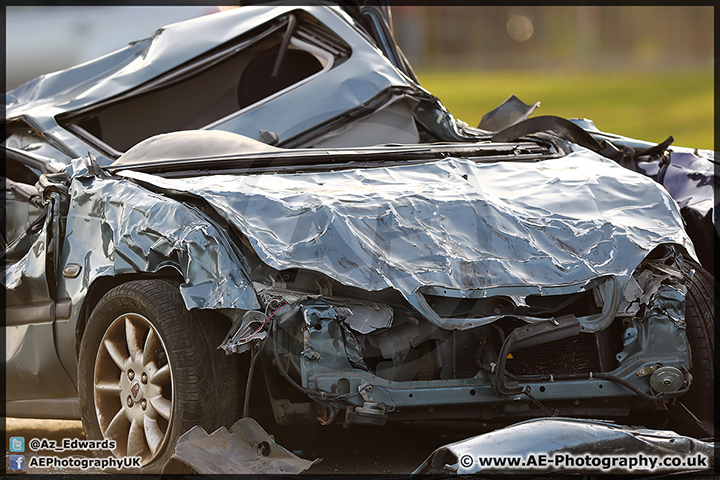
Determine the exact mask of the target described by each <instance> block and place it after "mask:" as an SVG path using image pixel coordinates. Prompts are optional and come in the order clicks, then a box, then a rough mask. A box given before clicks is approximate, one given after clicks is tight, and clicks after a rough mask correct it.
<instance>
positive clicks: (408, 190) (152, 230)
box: [3, 6, 715, 471]
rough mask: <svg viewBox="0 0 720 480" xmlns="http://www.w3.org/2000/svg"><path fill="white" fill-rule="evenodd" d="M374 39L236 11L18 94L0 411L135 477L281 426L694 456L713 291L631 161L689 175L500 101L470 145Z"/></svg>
mask: <svg viewBox="0 0 720 480" xmlns="http://www.w3.org/2000/svg"><path fill="white" fill-rule="evenodd" d="M386 25H387V24H386V23H384V17H383V16H382V15H381V10H378V9H372V8H367V9H359V10H353V9H351V8H346V9H342V8H338V7H331V6H302V7H299V6H292V7H291V6H279V7H273V8H267V7H248V8H242V9H238V10H236V11H229V12H225V13H222V14H215V15H210V16H207V17H203V18H199V19H196V20H192V21H188V22H183V23H179V24H175V25H171V26H168V27H166V28H164V29H161V30H159V31H158V32H157V33H156V35H155V36H153V37H152V38H149V39H146V40H141V41H138V42H135V43H133V44H131V45H129V46H128V47H126V48H124V49H122V50H119V51H118V52H115V53H113V54H110V55H107V56H105V57H102V58H100V59H98V60H96V61H93V62H88V63H86V64H83V65H80V66H77V67H74V68H72V69H69V70H65V71H62V72H58V73H55V74H49V75H46V76H43V77H39V78H38V79H36V80H34V81H31V82H29V83H28V84H26V85H24V86H22V87H20V88H18V89H17V90H15V91H13V92H10V93H8V95H7V97H6V99H7V100H6V102H7V103H6V109H7V119H6V138H5V141H4V144H3V145H4V152H5V155H6V158H7V160H6V170H7V171H6V176H7V182H6V189H5V198H6V205H7V214H6V215H7V216H6V227H7V238H6V239H4V240H5V241H6V246H5V249H4V250H5V258H6V274H5V279H4V284H5V286H6V289H7V295H6V299H7V300H6V301H7V308H6V317H7V320H6V339H7V340H6V346H7V359H6V375H7V378H8V380H7V381H8V382H9V383H8V384H12V385H13V388H12V389H8V391H7V397H6V411H7V413H8V415H13V416H33V417H45V416H48V415H53V416H62V417H64V418H82V420H83V424H84V427H85V431H86V434H87V436H88V438H98V439H100V438H107V439H111V440H114V441H115V447H114V448H113V449H112V453H113V454H114V455H116V456H118V457H125V456H133V457H135V456H137V457H141V463H142V465H143V467H144V469H145V470H146V471H159V470H161V469H162V468H163V467H164V466H165V464H166V463H167V462H168V461H169V460H170V458H171V457H172V455H173V451H174V448H175V445H176V443H177V440H178V438H179V437H180V435H182V434H183V433H184V432H186V431H187V430H188V429H190V428H191V427H193V426H195V425H198V426H200V427H202V428H203V429H205V430H206V431H208V432H210V431H213V430H215V429H216V428H217V427H219V426H221V425H225V426H229V425H231V424H232V423H233V422H234V421H235V420H237V419H238V418H240V417H241V416H248V415H249V416H253V417H261V416H262V415H263V414H264V413H265V412H267V413H269V414H270V415H272V417H273V418H274V420H275V421H276V422H278V423H281V424H292V423H302V422H320V423H322V424H325V425H327V424H331V423H333V422H336V423H342V424H345V425H352V424H372V425H384V424H386V423H387V422H392V421H397V420H414V419H460V418H478V419H483V420H487V421H494V422H498V423H499V424H503V423H505V424H507V423H509V422H510V421H511V420H520V419H526V418H533V417H538V416H546V415H547V416H557V415H564V416H572V417H592V418H607V419H615V420H618V421H622V420H623V419H627V418H630V417H631V416H632V418H633V421H634V422H635V423H642V422H640V420H639V419H642V420H643V421H644V422H646V423H647V424H648V425H657V426H664V425H665V423H666V422H670V421H675V422H677V424H678V425H679V427H678V428H680V429H681V430H682V429H686V430H689V431H691V433H695V432H704V433H706V434H707V433H708V431H709V428H710V427H709V425H711V423H712V420H713V410H712V409H713V399H712V393H713V375H714V355H713V344H714V335H715V333H714V325H713V288H714V287H713V285H714V284H713V278H712V276H711V275H710V273H708V272H707V271H706V269H704V268H703V267H701V266H700V264H699V261H700V259H699V258H698V255H697V254H696V250H695V246H694V245H693V242H692V240H691V238H690V237H689V236H688V233H687V232H686V229H685V228H684V224H683V214H682V213H683V211H681V208H680V207H679V206H678V204H677V203H676V202H675V200H673V198H672V197H671V196H670V195H669V194H668V191H667V190H666V189H665V188H663V187H662V186H661V185H660V183H658V182H656V181H654V180H653V179H651V178H648V177H647V176H644V175H640V174H638V173H637V172H635V171H632V170H633V169H635V168H632V169H631V168H626V167H627V165H625V166H623V165H622V164H623V163H628V162H630V163H632V164H633V165H641V164H642V165H646V166H647V165H649V164H661V165H663V166H665V167H666V169H667V165H668V161H670V162H671V163H670V164H672V159H673V158H677V157H678V155H679V156H686V155H690V156H692V155H695V154H694V153H692V152H691V151H687V150H683V149H676V150H672V149H671V148H669V147H668V145H667V144H661V145H651V144H646V143H643V142H638V141H634V140H633V141H631V140H629V139H624V137H618V136H612V135H609V134H603V133H602V132H600V133H598V132H592V129H591V128H590V125H589V124H586V125H585V127H586V128H585V129H584V128H581V126H579V125H578V123H577V122H576V123H573V122H570V121H567V120H564V119H561V118H558V117H550V116H542V117H532V118H528V117H530V115H531V114H532V113H533V110H534V108H532V107H528V106H523V105H524V104H521V103H518V102H517V101H515V100H512V99H511V100H510V101H508V102H507V103H506V104H505V105H504V106H502V107H500V108H499V109H498V111H496V112H491V113H493V114H492V115H489V116H488V117H487V123H486V124H485V128H483V124H482V123H481V125H480V127H479V128H472V127H469V126H467V125H466V124H463V123H462V122H459V121H456V120H455V119H454V118H453V117H452V116H451V115H449V114H448V113H447V111H446V110H445V109H444V107H443V106H442V104H440V102H439V101H438V100H437V99H436V98H435V97H433V96H432V95H430V94H429V93H428V92H427V91H425V90H424V89H422V88H421V87H420V86H419V85H418V84H417V82H416V80H415V79H414V76H413V75H412V71H411V70H410V68H409V66H408V65H407V63H406V62H405V61H404V59H403V57H402V54H401V53H400V52H399V50H398V49H397V47H396V46H395V45H394V43H391V42H389V41H388V42H385V43H382V42H380V41H379V40H378V39H383V38H384V39H391V36H389V33H388V32H387V29H386ZM588 131H590V133H588ZM593 135H595V136H593ZM596 137H597V138H596ZM600 137H603V138H604V139H601V140H598V138H600ZM611 140H612V141H611ZM618 146H619V147H618ZM694 158H695V159H696V160H697V161H700V160H702V159H705V160H708V159H710V160H711V159H712V158H713V156H712V152H702V153H698V154H697V155H695V157H694ZM710 188H711V189H712V188H713V187H712V184H711V186H710ZM694 198H695V197H692V195H690V196H689V197H688V202H687V205H691V206H692V205H695V204H694V203H693V201H694ZM703 202H704V203H702V206H703V208H707V210H706V211H705V214H706V217H707V218H710V217H708V215H711V213H709V212H711V211H713V204H712V202H711V203H709V204H708V203H707V202H706V201H703ZM706 217H702V218H706ZM703 247H706V245H703ZM78 399H79V401H78ZM48 412H53V413H52V414H50V413H48ZM678 419H679V420H678Z"/></svg>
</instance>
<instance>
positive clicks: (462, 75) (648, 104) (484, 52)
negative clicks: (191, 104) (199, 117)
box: [5, 6, 714, 148]
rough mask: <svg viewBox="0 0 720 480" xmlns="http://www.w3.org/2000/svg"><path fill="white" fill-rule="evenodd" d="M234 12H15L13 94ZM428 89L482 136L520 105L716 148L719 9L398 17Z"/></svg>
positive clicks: (482, 9) (420, 9)
mask: <svg viewBox="0 0 720 480" xmlns="http://www.w3.org/2000/svg"><path fill="white" fill-rule="evenodd" d="M223 8H226V7H210V6H186V7H121V6H112V7H110V6H103V7H98V6H84V7H79V6H78V7H49V6H45V7H39V6H34V7H25V6H15V7H6V29H5V31H6V70H5V71H6V90H11V89H13V88H15V87H16V86H18V85H19V84H21V83H24V82H26V81H28V80H30V79H32V78H34V77H35V76H37V75H39V74H42V73H47V72H51V71H55V70H58V69H61V68H66V67H68V66H71V65H74V64H77V63H81V62H84V61H87V60H89V59H92V58H95V57H97V56H99V55H103V54H105V53H108V52H110V51H113V50H115V49H117V48H120V47H122V46H124V45H125V44H127V43H128V42H130V41H133V40H138V39H141V38H146V37H148V36H150V35H152V34H153V32H154V31H155V30H156V29H157V28H159V27H161V26H163V25H166V24H169V23H174V22H177V21H181V20H185V19H188V18H192V17H196V16H200V15H207V14H213V13H215V12H218V11H219V10H221V9H223ZM392 14H393V24H394V29H395V36H396V39H397V41H398V43H399V45H400V47H401V48H402V49H403V51H404V52H405V54H406V56H407V57H408V59H409V61H410V63H411V64H412V65H413V67H414V68H415V70H416V73H417V74H418V76H419V78H420V82H421V84H422V85H423V86H424V87H425V88H426V89H427V90H429V91H430V92H432V93H433V94H434V95H436V96H437V97H439V98H440V99H441V101H442V102H443V103H444V104H445V105H446V106H447V107H448V109H449V110H450V112H451V113H453V114H454V115H455V116H456V117H457V118H460V119H462V120H464V121H466V122H468V123H469V124H471V125H477V124H478V122H479V121H480V118H481V117H482V115H483V114H484V113H486V112H488V111H489V110H492V109H493V108H495V107H496V106H498V105H499V104H500V103H502V102H503V101H504V100H505V99H506V98H507V97H508V96H510V95H511V94H515V95H517V96H518V97H520V98H521V99H522V100H523V101H525V102H526V103H534V102H536V101H540V102H541V107H540V109H539V110H537V113H536V115H541V114H543V115H559V116H562V117H566V118H573V117H584V118H590V119H592V120H593V121H594V122H595V124H596V125H597V126H598V128H600V129H601V130H604V131H608V132H613V133H621V134H623V135H627V136H630V137H635V138H640V139H644V140H649V141H654V142H660V141H662V140H664V139H665V138H667V137H668V136H669V135H673V136H674V137H675V145H681V146H691V147H699V148H713V147H714V143H713V133H714V123H713V122H714V116H713V111H714V110H713V106H714V98H713V86H714V82H713V70H714V40H713V38H714V8H713V7H711V6H687V7H686V6H652V7H649V6H567V7H565V6H563V7H532V6H525V7H507V6H505V7H496V6H472V7H459V6H446V7H442V6H414V7H409V6H394V7H393V8H392Z"/></svg>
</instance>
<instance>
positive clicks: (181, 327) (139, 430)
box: [78, 280, 239, 473]
mask: <svg viewBox="0 0 720 480" xmlns="http://www.w3.org/2000/svg"><path fill="white" fill-rule="evenodd" d="M204 329H207V326H206V325H200V322H199V321H198V320H197V319H196V318H195V316H194V315H193V314H192V313H190V312H188V311H187V310H186V309H185V308H184V305H183V301H182V298H181V296H180V292H179V290H178V288H177V286H176V285H175V284H173V283H170V282H168V281H164V280H138V281H132V282H128V283H125V284H122V285H120V286H118V287H115V288H113V289H112V290H110V291H109V292H108V293H107V294H105V296H103V298H102V299H101V300H100V302H99V303H98V305H97V306H96V307H95V309H94V310H93V312H92V314H91V315H90V318H89V319H88V324H87V328H86V330H85V333H84V335H83V337H82V341H81V344H80V353H79V358H78V387H79V396H80V407H81V409H82V421H83V427H84V428H85V433H86V435H87V437H88V438H89V439H98V440H100V439H109V440H113V441H114V448H112V453H113V455H115V456H116V457H118V458H122V457H139V458H140V464H141V466H142V472H144V473H145V472H147V473H151V472H159V471H161V470H162V469H163V467H164V466H165V465H166V464H167V463H168V462H169V460H170V457H171V456H172V454H173V450H174V448H175V444H176V442H177V439H178V437H179V436H180V435H181V434H182V433H184V432H185V431H186V430H188V429H189V428H191V427H192V426H194V425H200V426H202V427H203V428H205V429H206V430H207V431H212V430H214V429H215V428H217V427H218V426H220V424H221V423H225V421H227V420H228V419H225V418H223V417H224V415H225V411H226V410H227V408H225V406H224V405H218V402H217V400H216V399H217V398H218V393H219V389H221V388H222V385H221V383H223V382H224V380H223V379H222V378H220V379H219V380H218V378H217V377H219V376H220V375H226V373H227V372H224V371H223V370H222V369H221V368H218V361H220V364H222V358H216V357H217V356H218V354H219V352H218V351H217V350H215V349H214V346H213V345H211V344H210V343H211V342H210V338H211V337H210V336H209V335H208V334H207V332H205V331H204ZM220 353H221V352H220ZM221 372H222V374H221ZM224 393H225V394H226V395H227V394H231V395H229V396H232V397H239V396H238V395H237V393H238V392H227V391H226V392H224ZM223 397H225V398H227V397H226V396H225V395H223ZM232 401H236V402H238V404H239V398H237V399H234V400H232Z"/></svg>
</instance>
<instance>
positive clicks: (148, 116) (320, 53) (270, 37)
mask: <svg viewBox="0 0 720 480" xmlns="http://www.w3.org/2000/svg"><path fill="white" fill-rule="evenodd" d="M305 17H306V16H305V15H298V24H297V27H296V28H294V31H293V32H291V34H292V40H291V41H290V42H287V41H286V42H283V40H284V37H285V36H286V35H288V33H287V28H285V25H279V26H277V25H276V26H275V27H274V28H272V27H271V28H266V29H265V31H264V32H263V35H257V37H258V38H257V41H254V42H247V41H246V42H242V43H243V45H246V46H245V48H237V47H235V48H234V50H237V51H234V52H232V54H231V55H226V57H225V58H224V59H222V60H221V61H215V62H207V61H203V59H202V58H198V59H197V60H196V61H194V63H197V67H193V65H192V64H191V65H186V66H184V67H178V69H175V70H174V71H171V72H168V73H166V74H164V75H163V77H160V78H157V79H155V80H153V81H151V82H150V83H154V84H156V85H153V86H152V87H151V88H148V86H147V84H146V85H143V86H141V87H139V88H138V89H136V90H138V92H137V94H135V95H133V94H132V92H129V93H128V94H125V95H123V96H122V98H120V99H119V100H116V101H114V102H111V103H109V104H105V105H103V106H99V107H95V108H92V109H90V110H89V111H88V110H86V111H84V112H81V113H79V114H78V113H75V114H70V115H69V116H68V117H66V119H65V120H64V121H63V120H61V119H58V120H59V122H60V123H62V124H64V126H65V127H66V128H68V129H69V130H72V131H73V132H75V133H76V134H78V135H80V136H82V137H84V138H85V139H86V140H88V141H89V142H91V143H94V144H96V145H98V146H99V147H100V149H101V150H104V151H105V152H107V153H109V154H110V155H111V156H113V157H118V156H119V155H120V154H121V153H122V152H125V151H127V150H128V149H130V148H131V147H132V146H134V145H136V144H137V143H139V142H141V141H142V140H144V139H146V138H149V137H152V136H154V135H158V134H162V133H169V132H174V131H181V130H197V129H202V128H208V126H209V128H212V125H213V124H216V123H218V121H220V120H222V119H224V118H225V117H228V116H231V115H233V114H235V113H236V112H238V111H240V110H243V109H246V108H252V107H253V106H254V105H255V104H258V103H260V102H262V101H263V100H264V99H266V98H268V97H270V96H272V95H275V94H277V93H278V92H282V91H283V90H284V89H286V88H288V87H290V86H292V85H295V84H297V83H300V82H303V81H304V80H305V79H307V78H308V77H311V76H312V75H315V74H317V73H318V72H321V71H322V70H323V69H326V68H331V67H332V66H333V65H334V64H336V63H337V61H338V60H339V57H343V56H344V55H338V52H342V51H343V49H342V48H339V49H338V48H333V49H330V51H326V49H324V48H323V47H324V45H322V44H321V45H317V44H315V45H311V46H310V48H307V49H305V48H303V46H304V45H307V44H308V42H307V40H306V39H307V38H308V32H313V33H317V31H318V30H319V29H321V28H322V27H321V25H319V24H317V22H316V21H315V23H313V22H310V19H308V18H305ZM313 20H314V19H313ZM268 31H270V33H268ZM323 33H324V32H323ZM313 37H314V38H322V40H323V42H328V37H327V34H324V35H323V36H320V35H314V36H313ZM298 39H299V40H300V41H298ZM330 41H332V39H330ZM338 42H341V41H340V40H339V39H338ZM310 50H312V51H310ZM281 51H283V52H282V53H283V55H282V61H281V62H280V63H279V65H276V63H277V59H278V56H279V55H280V54H281ZM208 63H210V65H207V64H208ZM193 68H197V71H195V72H193V71H192V69H193ZM180 69H182V70H184V72H182V73H181V75H178V72H177V70H180ZM275 70H277V72H276V75H275V76H273V75H272V73H273V72H274V71H275ZM141 92H142V93H141Z"/></svg>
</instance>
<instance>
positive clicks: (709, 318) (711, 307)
mask: <svg viewBox="0 0 720 480" xmlns="http://www.w3.org/2000/svg"><path fill="white" fill-rule="evenodd" d="M684 263H685V272H686V274H687V273H689V272H690V270H691V269H694V270H695V274H694V276H693V278H692V281H691V282H690V284H689V286H688V293H687V296H686V303H685V322H686V325H687V327H686V328H687V336H688V341H689V343H690V355H691V361H692V366H691V368H690V373H691V374H692V376H693V383H692V386H691V387H690V390H689V391H688V393H687V394H686V395H685V396H684V397H681V398H680V401H681V402H683V404H684V405H685V406H686V407H687V408H688V409H689V410H690V411H691V412H693V414H694V415H695V416H696V417H698V419H700V420H701V421H702V422H703V423H704V424H705V425H706V426H707V427H708V428H711V429H712V428H713V425H714V410H715V403H714V393H715V370H716V367H717V359H716V357H715V345H716V342H717V335H718V332H717V329H716V328H715V313H716V312H717V307H718V305H717V300H716V298H715V279H714V278H713V276H712V275H711V274H710V273H709V272H708V271H707V270H705V269H703V268H702V267H701V266H699V265H698V264H697V263H695V262H692V261H688V260H685V262H684Z"/></svg>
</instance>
